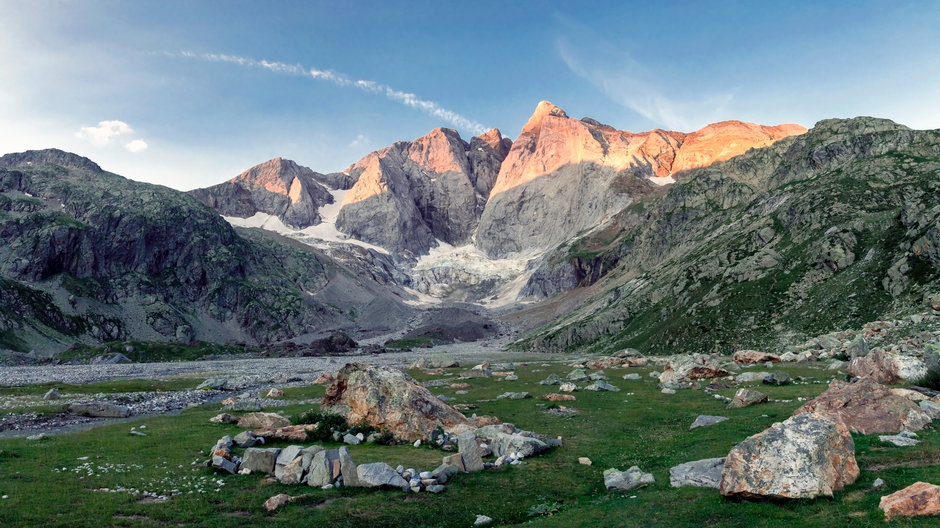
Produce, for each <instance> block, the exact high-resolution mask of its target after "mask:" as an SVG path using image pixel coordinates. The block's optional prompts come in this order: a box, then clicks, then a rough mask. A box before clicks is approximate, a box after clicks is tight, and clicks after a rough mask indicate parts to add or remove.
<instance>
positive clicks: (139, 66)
mask: <svg viewBox="0 0 940 528" xmlns="http://www.w3.org/2000/svg"><path fill="white" fill-rule="evenodd" d="M817 4H819V5H817ZM0 13H2V16H0V123H2V127H0V151H2V152H14V151H21V150H25V149H30V148H44V147H59V148H63V149H66V150H70V151H73V152H78V153H80V154H82V155H86V156H88V157H90V158H92V159H94V160H95V161H97V162H99V163H100V164H101V165H102V166H103V167H104V168H106V169H108V170H111V171H113V172H117V173H119V174H123V175H125V176H128V177H131V178H134V179H138V180H143V181H149V182H153V183H160V184H164V185H168V186H171V187H175V188H178V189H191V188H194V187H201V186H206V185H211V184H214V183H217V182H220V181H223V180H225V179H228V178H230V177H232V176H234V175H235V174H237V173H238V172H240V171H241V170H243V169H245V168H248V167H249V166H251V165H254V164H256V163H259V162H261V161H264V160H267V159H270V158H272V157H275V156H283V157H287V158H291V159H294V160H297V161H298V162H300V163H301V164H304V165H307V166H310V167H311V168H313V169H314V170H318V171H321V172H328V171H335V170H342V169H343V168H345V167H346V166H348V165H349V164H351V163H353V162H355V161H356V160H357V159H358V158H360V157H361V156H363V155H364V154H366V153H368V152H370V151H372V150H375V149H378V148H381V147H384V146H386V145H388V144H390V143H392V142H394V141H397V140H407V139H413V138H415V137H419V136H421V135H424V134H425V133H427V132H428V131H429V130H431V129H432V128H434V127H438V126H447V127H451V128H457V129H458V130H459V131H460V132H461V134H462V135H463V136H464V137H465V138H467V139H469V137H470V136H471V135H472V133H473V131H474V130H475V129H477V128H479V127H481V126H482V127H487V128H490V127H497V128H499V129H500V130H501V131H503V133H504V134H505V135H507V136H509V137H513V138H514V137H515V136H516V135H517V134H518V132H519V130H520V128H521V127H522V125H523V124H524V123H525V121H526V119H527V118H528V116H529V115H530V114H531V112H532V110H533V109H534V108H535V105H536V104H537V103H538V101H540V100H543V99H548V100H551V101H552V102H554V103H555V104H557V105H559V106H561V107H562V108H564V109H565V110H567V111H568V113H569V114H570V115H572V116H576V117H582V116H590V117H593V118H595V119H598V120H600V121H602V122H605V123H608V124H611V125H613V126H615V127H617V128H621V129H626V130H633V131H640V130H648V129H651V128H667V129H677V130H683V131H689V130H693V129H696V128H699V127H701V126H703V125H705V124H707V123H709V122H714V121H719V120H723V119H740V120H745V121H755V122H759V123H763V124H777V123H782V122H796V123H801V124H804V125H806V126H811V125H812V124H813V123H815V122H816V121H818V120H820V119H824V118H828V117H851V116H856V115H874V116H879V117H887V118H891V119H894V120H896V121H899V122H901V123H904V124H907V125H909V126H911V127H914V128H940V97H938V93H940V90H938V87H940V32H938V31H937V28H938V27H940V2H932V1H923V2H899V1H894V2H887V1H885V2H865V1H851V2H850V1H845V2H839V1H830V2H803V1H791V2H757V1H721V2H708V1H696V2H658V3H656V2H648V1H644V2H602V1H595V2H592V3H590V7H580V6H578V5H576V3H574V2H538V1H524V2H506V1H505V0H503V1H500V2H489V1H483V0H478V1H475V2H460V3H458V2H440V1H437V2H425V1H421V0H411V1H408V2H397V1H391V0H389V1H382V2H356V3H354V2H348V1H335V2H333V1H320V2H317V1H310V2H275V1H266V2H209V1H202V2H183V1H174V0H164V1H143V0H139V1H126V2H117V1H94V0H84V1H71V0H58V1H50V0H32V1H20V0H0ZM222 55H224V56H225V58H224V59H222V58H221V57H220V56H222ZM237 58H241V59H237ZM238 61H241V63H239V62H238ZM251 61H256V62H251ZM257 61H268V62H267V63H265V64H266V66H262V65H260V64H259V62H257ZM272 63H278V64H272ZM311 70H315V71H316V72H318V73H315V74H314V75H311V74H310V71H311ZM355 81H371V83H372V84H368V83H366V84H363V83H359V84H357V83H356V82H355ZM409 94H411V95H409Z"/></svg>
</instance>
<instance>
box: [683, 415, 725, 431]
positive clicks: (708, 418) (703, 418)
mask: <svg viewBox="0 0 940 528" xmlns="http://www.w3.org/2000/svg"><path fill="white" fill-rule="evenodd" d="M727 419H728V417H727V416H712V415H709V414H700V415H698V417H696V418H695V421H694V422H692V425H690V426H689V431H691V430H692V429H697V428H699V427H708V426H710V425H715V424H719V423H721V422H724V421H725V420H727Z"/></svg>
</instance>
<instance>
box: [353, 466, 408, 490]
mask: <svg viewBox="0 0 940 528" xmlns="http://www.w3.org/2000/svg"><path fill="white" fill-rule="evenodd" d="M356 473H357V477H358V480H359V485H360V486H362V487H364V488H378V487H389V488H399V489H401V490H402V491H408V487H409V486H408V481H406V480H405V479H403V478H402V476H401V475H399V474H398V472H397V471H395V468H393V467H392V466H390V465H388V464H386V463H385V462H373V463H371V464H362V465H360V466H359V467H358V468H357V471H356Z"/></svg>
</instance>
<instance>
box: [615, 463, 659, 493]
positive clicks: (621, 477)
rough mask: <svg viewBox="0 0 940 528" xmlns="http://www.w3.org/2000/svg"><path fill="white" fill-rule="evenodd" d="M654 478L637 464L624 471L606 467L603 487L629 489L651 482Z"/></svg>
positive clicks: (654, 480)
mask: <svg viewBox="0 0 940 528" xmlns="http://www.w3.org/2000/svg"><path fill="white" fill-rule="evenodd" d="M654 482H656V479H655V478H653V474H652V473H644V472H643V471H642V470H640V468H639V467H638V466H633V467H631V468H630V469H628V470H626V471H617V470H616V469H613V468H611V469H608V470H607V471H605V472H604V487H606V488H607V489H609V490H618V491H630V490H632V489H635V488H639V487H642V486H646V485H648V484H653V483H654Z"/></svg>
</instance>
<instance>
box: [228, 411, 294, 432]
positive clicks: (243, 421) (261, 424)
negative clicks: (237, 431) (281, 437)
mask: <svg viewBox="0 0 940 528" xmlns="http://www.w3.org/2000/svg"><path fill="white" fill-rule="evenodd" d="M289 425H290V420H288V419H287V418H285V417H283V416H281V415H280V414H275V413H266V412H253V413H248V414H246V415H244V416H242V417H241V418H239V419H238V426H239V427H241V428H242V429H273V428H279V427H287V426H289Z"/></svg>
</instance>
